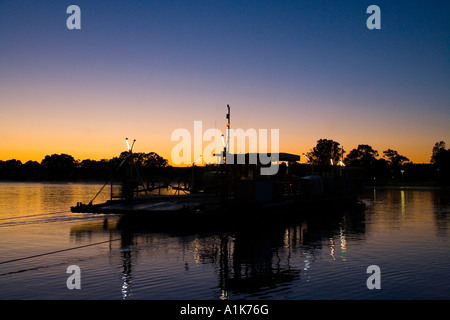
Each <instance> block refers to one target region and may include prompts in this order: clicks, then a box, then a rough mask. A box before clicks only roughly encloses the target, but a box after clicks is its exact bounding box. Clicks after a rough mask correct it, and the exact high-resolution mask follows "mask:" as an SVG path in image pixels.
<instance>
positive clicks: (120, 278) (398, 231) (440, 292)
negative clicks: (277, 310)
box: [0, 183, 450, 299]
mask: <svg viewBox="0 0 450 320" xmlns="http://www.w3.org/2000/svg"><path fill="white" fill-rule="evenodd" d="M98 190H99V185H85V184H26V183H25V184H15V183H2V184H0V244H1V245H0V298H1V299H448V298H450V292H449V288H450V276H449V273H450V272H449V271H450V270H449V267H448V266H449V262H450V255H449V250H448V241H449V237H448V230H449V220H450V219H449V212H450V205H449V203H450V201H449V200H450V197H449V192H448V190H440V191H437V190H432V189H420V190H417V189H407V188H406V189H387V190H386V189H377V190H371V191H369V192H367V194H366V195H365V196H364V203H365V204H366V208H365V209H361V208H359V207H357V208H348V209H345V210H337V209H335V210H333V212H331V211H328V212H301V210H299V216H298V218H297V219H295V220H293V221H285V222H283V223H281V222H280V223H276V222H275V221H274V223H271V224H270V225H268V224H263V223H255V224H253V225H251V226H244V225H239V227H237V228H233V229H229V230H224V229H220V230H219V229H217V230H214V229H210V230H201V229H199V230H185V229H183V228H182V227H181V228H156V226H152V225H151V224H148V223H143V222H142V221H138V222H136V221H129V220H128V219H121V218H120V217H117V216H114V215H89V214H74V213H70V212H69V210H68V208H69V207H70V206H71V205H74V204H75V203H76V202H78V201H83V202H86V201H87V200H89V199H91V198H92V197H93V196H94V195H95V194H96V192H97V191H98ZM101 197H103V198H100V199H98V200H99V201H103V200H104V199H106V198H107V195H103V196H101ZM87 245H89V246H87ZM66 249H71V250H66ZM64 250H66V251H64ZM55 251H57V252H55ZM40 254H44V255H40ZM35 255H40V256H37V257H33V258H29V259H23V258H26V257H31V256H35ZM14 259H22V260H17V261H11V260H14ZM8 261H9V262H8ZM71 264H76V265H78V266H80V268H81V273H82V276H81V283H82V286H81V290H69V289H67V287H66V280H67V277H68V276H69V275H68V274H67V273H66V268H67V267H68V266H69V265H71ZM372 264H375V265H378V266H380V268H381V281H382V286H381V289H380V290H369V289H367V287H366V280H367V277H368V276H369V275H368V274H367V273H366V269H367V267H368V266H369V265H372Z"/></svg>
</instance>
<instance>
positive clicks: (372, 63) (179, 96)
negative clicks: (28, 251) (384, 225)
mask: <svg viewBox="0 0 450 320" xmlns="http://www.w3.org/2000/svg"><path fill="white" fill-rule="evenodd" d="M71 4H76V5H78V6H79V7H80V8H81V28H82V29H81V30H68V29H67V28H66V20H67V18H68V17H69V15H68V14H66V8H67V7H68V6H69V5H71ZM371 4H376V5H378V6H379V7H380V8H381V30H368V29H367V28H366V20H367V18H368V17H369V15H368V14H367V13H366V9H367V7H368V6H369V5H371ZM449 13H450V3H449V2H448V1H189V0H186V1H170V0H169V1H77V0H74V1H20V0H19V1H3V0H2V1H0V43H1V44H0V48H1V55H0V70H1V73H0V108H1V114H2V116H1V118H0V134H2V136H4V137H6V139H5V141H6V142H3V147H2V148H1V149H2V150H0V159H3V160H6V159H10V158H14V157H15V158H20V159H22V160H26V159H25V158H36V160H40V159H42V157H43V156H44V155H45V154H49V153H62V152H65V153H69V154H73V155H74V156H75V157H76V158H77V157H78V158H88V157H90V158H101V157H109V156H114V155H116V154H117V152H120V150H117V144H120V145H121V144H122V141H118V140H119V139H120V140H122V139H123V137H126V136H130V137H134V138H136V139H138V142H140V146H141V148H143V149H150V150H143V151H156V152H159V153H161V154H163V155H164V156H165V157H168V156H169V155H170V148H171V147H172V146H173V143H172V142H171V141H170V134H171V132H172V131H173V130H174V129H176V128H179V127H184V128H188V129H191V128H192V123H193V121H194V120H203V122H204V128H205V129H206V128H209V127H215V126H217V127H219V128H222V126H223V125H224V113H225V112H226V108H225V106H226V104H230V105H231V106H232V115H233V116H232V123H233V125H234V127H240V128H244V129H246V128H268V129H269V128H279V129H280V133H281V141H280V145H281V147H282V148H283V149H284V151H286V152H292V153H299V154H301V153H302V152H306V151H308V150H309V148H312V147H313V146H314V145H315V143H316V141H317V140H318V139H320V138H328V139H334V140H337V141H339V142H340V143H342V144H344V145H345V147H346V150H347V152H348V151H350V150H351V149H352V148H354V147H356V146H357V145H358V144H363V143H364V144H370V145H372V146H373V147H374V148H375V149H377V150H379V152H380V153H382V151H383V150H386V149H387V148H393V149H397V150H398V151H399V152H400V153H401V154H404V155H406V156H408V157H409V158H411V160H414V161H417V162H428V161H429V156H430V154H431V148H432V146H433V145H434V143H435V142H436V141H438V140H447V143H449V144H450V130H449V125H448V123H449V120H450V111H449V110H450V108H449V107H450V90H449V84H450V81H449V80H450V59H449V58H450V45H449V43H450V41H449V38H450V37H449V36H450V20H449V17H450V15H449ZM42 141H47V142H48V141H52V143H46V144H41V143H42ZM137 146H139V144H138V145H137ZM119 149H120V147H119Z"/></svg>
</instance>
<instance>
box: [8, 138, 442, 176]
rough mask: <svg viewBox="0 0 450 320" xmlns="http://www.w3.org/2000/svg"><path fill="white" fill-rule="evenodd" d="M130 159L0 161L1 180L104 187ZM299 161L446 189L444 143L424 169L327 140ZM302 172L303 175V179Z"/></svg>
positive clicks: (390, 153)
mask: <svg viewBox="0 0 450 320" xmlns="http://www.w3.org/2000/svg"><path fill="white" fill-rule="evenodd" d="M129 155H130V153H129V152H126V151H125V152H122V153H121V154H120V156H118V157H113V158H112V159H103V160H91V159H85V160H82V161H80V160H75V159H74V157H73V156H71V155H68V154H52V155H47V156H45V157H44V159H42V161H41V162H40V163H39V162H37V161H27V162H25V163H22V162H21V161H20V160H16V159H12V160H7V161H1V160H0V180H3V181H5V180H6V181H7V180H14V181H104V180H107V179H109V178H110V177H111V175H112V174H113V173H115V172H117V170H118V168H120V167H121V163H122V162H123V161H124V160H126V159H127V157H128V156H129ZM304 155H305V157H306V158H307V159H308V163H307V164H297V168H299V167H304V168H306V169H307V168H309V167H310V166H314V171H315V172H316V173H318V172H321V171H322V172H324V171H329V170H330V169H332V168H335V167H336V166H339V165H341V164H344V165H345V170H353V171H357V172H358V173H359V174H360V176H361V178H362V179H365V180H366V182H367V183H373V184H389V183H393V182H397V183H408V182H409V183H417V184H420V183H425V184H427V183H430V182H435V183H437V184H449V181H450V149H447V148H446V144H445V142H444V141H439V142H436V143H435V145H434V147H433V148H432V152H431V158H430V163H429V164H414V163H412V162H411V161H410V160H409V159H408V158H407V157H406V156H404V155H401V154H399V153H398V152H397V151H396V150H392V149H387V150H384V151H383V152H382V155H381V156H380V154H379V152H378V151H377V150H375V149H374V148H372V147H371V146H370V145H366V144H360V145H358V147H356V148H354V149H352V150H351V151H350V152H349V153H348V154H346V152H345V150H344V148H343V146H342V145H341V144H340V143H339V142H337V141H334V140H329V139H320V140H318V141H317V144H316V146H315V147H314V148H312V149H311V150H310V151H309V152H307V153H306V154H304ZM341 161H342V163H341ZM133 162H134V164H135V166H136V168H138V170H139V172H140V173H141V174H142V175H143V176H153V175H165V174H166V175H167V174H170V173H171V170H172V167H171V166H169V162H168V160H167V159H164V158H163V157H161V156H160V155H158V154H157V153H155V152H149V153H144V152H141V153H133ZM306 169H305V170H303V172H305V173H306ZM341 169H342V168H341ZM121 170H127V165H123V166H122V168H121Z"/></svg>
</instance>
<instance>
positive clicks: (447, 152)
mask: <svg viewBox="0 0 450 320" xmlns="http://www.w3.org/2000/svg"><path fill="white" fill-rule="evenodd" d="M430 162H431V164H432V165H433V167H434V168H435V169H436V174H437V182H438V184H441V185H442V184H446V185H448V184H450V149H446V146H445V142H444V141H439V142H436V143H435V144H434V147H433V153H432V155H431V160H430Z"/></svg>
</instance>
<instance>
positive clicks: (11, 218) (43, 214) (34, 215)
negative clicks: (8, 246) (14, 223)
mask: <svg viewBox="0 0 450 320" xmlns="http://www.w3.org/2000/svg"><path fill="white" fill-rule="evenodd" d="M69 212H70V211H68V210H65V211H57V212H49V213H40V214H30V215H27V216H18V217H8V218H0V221H2V220H13V219H21V218H30V217H39V216H48V215H52V214H58V213H69Z"/></svg>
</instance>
